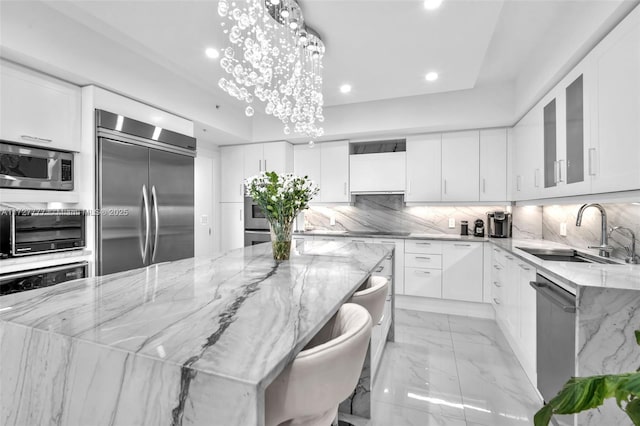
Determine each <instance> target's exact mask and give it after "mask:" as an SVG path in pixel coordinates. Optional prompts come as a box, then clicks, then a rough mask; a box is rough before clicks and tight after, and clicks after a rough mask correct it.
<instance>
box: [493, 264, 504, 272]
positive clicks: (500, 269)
mask: <svg viewBox="0 0 640 426" xmlns="http://www.w3.org/2000/svg"><path fill="white" fill-rule="evenodd" d="M493 267H494V268H496V269H497V270H498V271H502V268H501V267H499V266H498V265H493Z"/></svg>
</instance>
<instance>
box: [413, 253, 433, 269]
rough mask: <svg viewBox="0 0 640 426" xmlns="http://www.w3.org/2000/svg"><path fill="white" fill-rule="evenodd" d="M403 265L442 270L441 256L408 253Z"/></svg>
mask: <svg viewBox="0 0 640 426" xmlns="http://www.w3.org/2000/svg"><path fill="white" fill-rule="evenodd" d="M404 264H405V265H406V266H408V267H411V268H429V269H442V255H439V254H414V253H408V254H406V255H405V260H404Z"/></svg>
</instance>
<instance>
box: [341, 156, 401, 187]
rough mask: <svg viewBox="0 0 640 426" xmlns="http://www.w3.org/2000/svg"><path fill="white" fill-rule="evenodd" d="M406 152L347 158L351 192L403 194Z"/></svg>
mask: <svg viewBox="0 0 640 426" xmlns="http://www.w3.org/2000/svg"><path fill="white" fill-rule="evenodd" d="M406 158H407V156H406V152H381V153H375V154H352V155H350V156H349V186H350V189H351V192H352V193H354V192H365V193H366V192H369V193H373V192H404V190H405V176H406Z"/></svg>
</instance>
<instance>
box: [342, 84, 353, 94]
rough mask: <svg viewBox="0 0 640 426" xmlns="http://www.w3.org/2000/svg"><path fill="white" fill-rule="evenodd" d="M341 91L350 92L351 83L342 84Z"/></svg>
mask: <svg viewBox="0 0 640 426" xmlns="http://www.w3.org/2000/svg"><path fill="white" fill-rule="evenodd" d="M340 91H341V92H342V93H349V92H350V91H351V85H350V84H343V85H342V86H340Z"/></svg>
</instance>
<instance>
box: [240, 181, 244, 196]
mask: <svg viewBox="0 0 640 426" xmlns="http://www.w3.org/2000/svg"><path fill="white" fill-rule="evenodd" d="M240 195H244V184H242V183H241V184H240Z"/></svg>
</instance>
